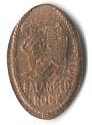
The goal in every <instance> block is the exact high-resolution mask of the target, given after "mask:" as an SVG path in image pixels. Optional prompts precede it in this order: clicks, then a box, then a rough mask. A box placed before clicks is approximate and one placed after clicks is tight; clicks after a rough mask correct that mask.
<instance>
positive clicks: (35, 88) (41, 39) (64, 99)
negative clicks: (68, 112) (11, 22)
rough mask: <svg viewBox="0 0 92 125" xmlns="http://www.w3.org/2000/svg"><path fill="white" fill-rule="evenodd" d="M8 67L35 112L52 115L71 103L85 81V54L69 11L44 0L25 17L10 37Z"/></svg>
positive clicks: (26, 105)
mask: <svg viewBox="0 0 92 125" xmlns="http://www.w3.org/2000/svg"><path fill="white" fill-rule="evenodd" d="M8 70H9V76H10V81H11V84H12V87H13V90H14V92H15V94H16V96H17V98H18V100H19V101H20V103H21V104H22V105H23V107H24V108H25V109H26V110H27V111H28V112H29V113H30V114H32V115H33V116H35V117H38V118H42V119H52V118H55V117H56V116H58V115H59V114H60V113H62V112H63V111H64V110H65V109H66V107H67V106H69V104H70V102H71V101H72V99H73V98H74V97H75V95H76V93H77V91H78V89H79V87H80V85H81V81H82V73H83V54H82V46H81V41H80V38H79V35H78V31H77V30H76V27H75V25H74V24H73V23H72V21H71V19H69V17H68V16H67V15H66V14H65V12H63V11H62V10H60V9H58V8H57V7H55V6H53V5H50V4H42V5H39V6H36V7H34V8H33V9H31V10H30V11H29V12H28V13H26V14H25V15H24V16H23V17H22V19H21V20H20V21H19V22H18V24H17V25H16V26H15V28H14V30H13V33H12V35H11V38H10V42H9V47H8Z"/></svg>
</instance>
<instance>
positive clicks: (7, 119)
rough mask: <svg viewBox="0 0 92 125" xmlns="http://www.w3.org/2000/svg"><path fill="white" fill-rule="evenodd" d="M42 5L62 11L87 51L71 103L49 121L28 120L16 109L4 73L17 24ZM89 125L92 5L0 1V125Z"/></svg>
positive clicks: (84, 0) (65, 0)
mask: <svg viewBox="0 0 92 125" xmlns="http://www.w3.org/2000/svg"><path fill="white" fill-rule="evenodd" d="M42 3H52V4H54V5H57V6H59V7H60V8H63V9H64V10H65V11H66V12H67V13H68V14H69V15H70V16H71V17H73V18H74V20H76V22H77V24H78V25H79V27H80V28H81V31H82V34H83V35H84V39H85V41H84V42H85V44H86V48H87V58H88V63H87V65H88V66H87V72H86V78H85V80H84V84H83V86H82V89H81V91H80V93H79V94H78V96H77V98H76V100H75V101H74V103H73V104H72V105H71V106H70V107H69V108H68V110H66V111H65V112H64V113H63V114H62V115H60V116H59V117H57V118H55V119H53V120H41V119H38V118H35V117H33V116H31V115H30V114H29V113H27V112H26V111H25V110H24V108H23V107H22V106H21V105H20V103H19V102H18V100H17V98H16V97H15V94H14V92H13V90H12V88H11V84H10V81H9V77H8V72H7V56H6V55H7V46H8V43H9V38H10V35H11V32H12V30H13V28H14V26H15V25H16V23H17V22H18V20H19V19H20V18H21V17H22V16H23V15H24V13H26V12H27V11H28V10H29V9H31V8H32V7H34V6H35V5H38V4H42ZM31 124H32V125H43V124H44V125H53V124H54V125H92V1H91V0H47V1H46V0H0V125H31Z"/></svg>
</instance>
